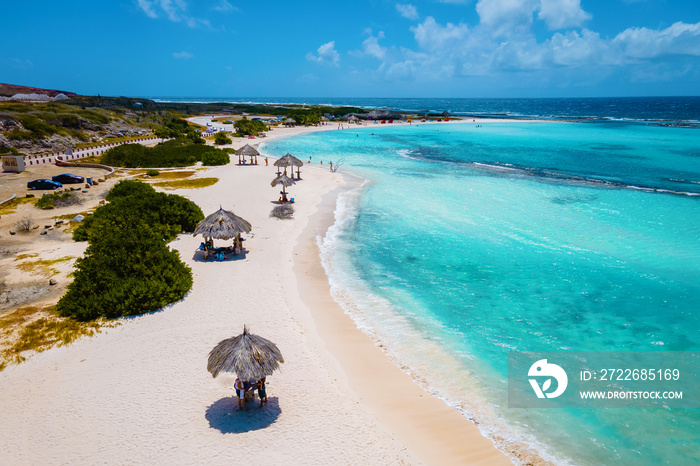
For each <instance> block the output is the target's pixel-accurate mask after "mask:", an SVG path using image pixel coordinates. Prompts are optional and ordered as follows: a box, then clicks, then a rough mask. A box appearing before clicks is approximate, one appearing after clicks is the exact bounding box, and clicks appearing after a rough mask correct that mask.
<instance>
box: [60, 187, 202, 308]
mask: <svg viewBox="0 0 700 466" xmlns="http://www.w3.org/2000/svg"><path fill="white" fill-rule="evenodd" d="M107 200H108V201H109V203H108V204H106V205H104V206H102V207H100V208H98V209H97V210H96V211H95V213H94V214H93V215H91V216H90V217H87V218H86V219H85V221H84V222H83V223H82V224H81V225H80V226H79V227H78V228H77V229H76V230H75V232H74V233H73V238H74V239H75V240H77V241H85V240H87V241H88V243H89V246H88V248H87V250H86V251H85V256H84V257H83V258H80V259H78V260H77V261H76V265H75V267H76V270H75V272H74V278H75V279H74V281H73V283H71V284H70V285H68V291H67V293H66V294H65V295H64V296H63V297H62V298H61V299H60V300H59V302H58V304H57V305H56V308H57V311H58V313H59V315H61V316H63V317H72V318H75V319H77V320H80V321H87V320H93V319H96V318H99V317H106V318H109V319H111V318H117V317H121V316H128V315H137V314H143V313H146V312H150V311H154V310H157V309H160V308H162V307H164V306H166V305H167V304H170V303H172V302H174V301H177V300H180V299H182V298H183V297H184V295H185V293H187V291H188V290H189V289H190V288H191V287H192V272H191V270H190V269H189V267H187V266H186V265H185V264H184V263H182V262H181V261H180V259H179V255H178V253H177V251H174V250H171V249H169V248H168V246H167V242H169V241H171V240H172V239H174V238H175V236H176V235H177V234H178V233H179V232H180V231H187V232H191V231H193V230H194V227H195V226H196V225H197V223H199V222H200V221H201V220H202V219H203V218H204V214H202V211H201V209H200V208H199V207H198V206H197V205H196V204H194V203H193V202H191V201H189V200H187V199H185V198H183V197H180V196H176V195H171V194H164V193H157V192H156V191H155V190H154V189H153V187H151V186H150V185H148V184H146V183H141V182H138V181H129V180H126V181H121V182H119V183H118V184H117V185H115V186H114V188H112V190H111V191H110V192H109V194H108V195H107Z"/></svg>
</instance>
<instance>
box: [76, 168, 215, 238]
mask: <svg viewBox="0 0 700 466" xmlns="http://www.w3.org/2000/svg"><path fill="white" fill-rule="evenodd" d="M106 199H107V200H108V201H109V204H106V205H104V206H102V207H100V208H99V209H97V210H96V211H95V213H94V214H92V215H90V216H88V217H86V218H85V219H84V220H83V222H82V223H81V224H80V226H78V228H76V229H75V231H73V239H74V240H75V241H91V238H93V237H99V236H100V235H101V234H102V231H101V229H102V228H103V227H104V228H110V225H112V224H114V223H116V222H119V221H120V220H121V219H123V218H125V217H138V218H140V219H141V220H142V221H143V222H144V223H147V224H148V225H151V229H153V230H155V232H156V235H157V236H159V237H160V238H161V239H164V240H166V241H170V240H172V239H174V238H175V236H176V235H177V234H178V233H179V232H181V231H187V232H191V231H194V228H195V227H196V226H197V224H198V223H199V222H200V221H202V220H203V219H204V214H203V213H202V209H200V208H199V206H198V205H197V204H195V203H194V202H192V201H190V200H187V199H185V198H184V197H181V196H178V195H175V194H165V193H158V192H156V190H155V189H153V187H152V186H151V185H149V184H147V183H141V182H140V181H132V180H123V181H120V182H119V183H117V184H116V185H115V186H114V187H113V188H112V189H111V190H110V192H109V193H108V194H107V197H106Z"/></svg>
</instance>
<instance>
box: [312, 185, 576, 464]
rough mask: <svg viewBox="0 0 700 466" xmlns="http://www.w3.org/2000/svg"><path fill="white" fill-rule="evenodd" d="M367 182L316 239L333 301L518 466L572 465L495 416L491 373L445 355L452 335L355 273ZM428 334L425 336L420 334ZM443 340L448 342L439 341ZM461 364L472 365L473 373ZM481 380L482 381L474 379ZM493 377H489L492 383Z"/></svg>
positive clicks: (341, 203) (347, 196)
mask: <svg viewBox="0 0 700 466" xmlns="http://www.w3.org/2000/svg"><path fill="white" fill-rule="evenodd" d="M367 184H368V182H367V181H366V182H365V183H363V184H362V186H359V187H357V188H355V189H353V190H351V191H348V192H346V193H342V194H341V195H340V196H339V197H338V201H337V205H336V209H335V223H334V224H333V225H332V226H331V227H330V228H329V229H328V231H327V233H326V235H325V236H324V237H320V236H319V237H318V238H317V244H318V246H319V249H320V251H321V262H322V264H323V267H324V269H325V271H326V274H327V276H328V280H329V283H330V287H331V295H332V296H333V298H334V300H335V301H336V302H337V303H338V304H339V305H340V306H341V308H342V309H343V310H344V311H345V313H346V314H348V315H349V316H350V317H351V318H352V319H353V321H354V322H355V325H356V326H357V327H358V328H359V329H360V330H362V331H363V332H364V333H366V334H367V335H369V336H370V337H371V338H372V339H373V341H374V342H375V344H377V345H382V347H383V348H384V349H385V352H386V354H387V355H388V356H389V357H390V358H391V359H392V360H393V361H394V362H395V364H397V365H398V366H399V367H400V368H401V369H402V370H403V371H404V372H406V373H407V374H409V375H410V376H411V377H412V378H413V379H414V380H415V381H416V383H418V384H419V385H421V386H422V387H423V388H424V389H425V390H426V391H428V392H429V393H431V394H432V395H433V396H435V397H437V398H438V399H440V400H442V401H443V402H444V403H445V404H447V405H448V406H451V407H453V408H455V409H457V410H459V411H460V412H461V413H462V415H464V416H465V417H466V418H467V419H469V420H470V421H472V422H474V423H476V424H477V426H478V427H479V429H480V431H481V432H482V434H483V435H484V436H486V437H487V438H489V439H491V440H492V441H493V442H494V444H495V445H496V446H497V448H499V449H500V450H501V451H503V452H504V453H506V454H510V455H511V457H512V458H513V460H514V461H516V462H517V461H518V460H517V456H518V455H519V453H521V452H522V451H524V450H531V449H532V450H535V451H537V452H538V454H539V455H540V456H541V457H542V458H543V459H545V460H547V461H551V462H554V463H556V464H570V461H569V460H568V459H566V458H564V457H562V456H561V455H558V454H555V453H554V452H552V451H551V450H550V449H549V448H548V447H546V446H545V445H543V444H541V442H539V441H538V440H537V439H536V438H535V437H534V436H533V435H531V434H529V433H527V432H526V431H525V430H523V429H521V428H519V427H517V426H514V425H510V424H509V422H508V421H507V420H506V419H504V418H503V417H502V416H501V415H499V414H498V412H497V411H496V410H494V408H495V406H493V405H492V403H491V401H489V397H488V392H489V390H490V388H489V386H488V384H485V383H484V382H482V380H481V379H482V377H483V374H485V373H486V372H487V371H488V368H487V367H486V366H485V365H483V364H480V362H479V361H478V360H477V358H475V357H474V356H471V355H468V354H461V355H459V356H460V358H458V357H456V356H457V355H454V354H450V353H449V352H448V351H445V347H446V346H448V345H449V341H447V340H446V338H447V337H448V336H449V332H448V331H447V329H445V328H444V325H443V324H442V323H441V322H439V321H437V320H434V319H431V318H430V317H428V316H425V315H420V316H416V317H417V318H414V317H413V316H412V312H411V311H410V310H409V309H408V308H410V307H411V306H410V305H408V306H406V307H407V309H403V311H404V312H403V313H399V312H397V311H396V309H394V307H393V306H392V304H391V303H390V302H389V301H388V300H387V299H385V298H383V297H381V296H379V295H378V294H377V293H375V292H373V291H372V290H371V289H369V287H368V285H367V284H366V283H365V282H364V281H363V280H362V279H361V277H359V276H358V274H357V273H354V272H353V270H354V267H353V264H352V262H351V260H350V255H349V254H348V253H349V251H347V250H346V249H345V248H344V246H346V245H347V242H345V241H344V240H343V238H344V236H345V235H346V234H347V233H348V232H349V231H350V230H351V229H352V227H353V225H354V223H355V221H356V218H357V215H358V213H359V206H360V197H361V195H362V193H363V191H364V189H365V187H366V186H367ZM421 329H423V331H421ZM440 334H443V335H445V337H444V338H443V337H438V336H436V335H440ZM460 359H462V360H464V359H467V360H469V361H471V363H472V365H473V367H472V368H471V369H468V368H466V367H465V366H464V364H463V362H461V361H460ZM475 374H478V375H475ZM488 377H489V376H486V378H488Z"/></svg>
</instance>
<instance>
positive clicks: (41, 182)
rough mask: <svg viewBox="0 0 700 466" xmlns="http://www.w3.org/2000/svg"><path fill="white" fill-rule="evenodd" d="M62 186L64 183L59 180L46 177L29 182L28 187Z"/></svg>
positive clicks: (47, 187) (55, 187)
mask: <svg viewBox="0 0 700 466" xmlns="http://www.w3.org/2000/svg"><path fill="white" fill-rule="evenodd" d="M62 187H63V185H62V184H61V183H59V182H58V181H51V180H46V179H44V178H40V179H38V180H34V181H30V182H29V183H27V189H58V188H62Z"/></svg>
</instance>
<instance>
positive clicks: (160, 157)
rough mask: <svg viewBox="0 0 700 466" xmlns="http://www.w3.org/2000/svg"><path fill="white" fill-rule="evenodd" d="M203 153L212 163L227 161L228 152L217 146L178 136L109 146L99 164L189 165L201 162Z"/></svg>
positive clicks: (127, 166) (133, 166) (132, 165)
mask: <svg viewBox="0 0 700 466" xmlns="http://www.w3.org/2000/svg"><path fill="white" fill-rule="evenodd" d="M205 154H212V155H207V157H206V159H207V161H209V162H211V164H212V165H225V164H226V163H228V162H229V157H228V154H227V153H226V152H223V151H221V150H220V149H215V148H213V147H210V146H207V145H202V144H195V143H194V142H192V141H191V140H189V139H186V138H180V139H174V140H171V141H167V142H164V143H162V144H158V145H157V146H155V147H145V146H142V145H141V144H124V145H122V146H118V147H113V148H112V149H110V150H108V151H107V152H105V153H104V154H102V156H101V157H100V163H103V164H105V165H110V166H113V167H124V168H159V167H189V166H192V165H194V164H195V163H197V162H202V161H203V160H202V159H203V156H204V155H205ZM224 156H225V157H224ZM214 162H216V163H214Z"/></svg>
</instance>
